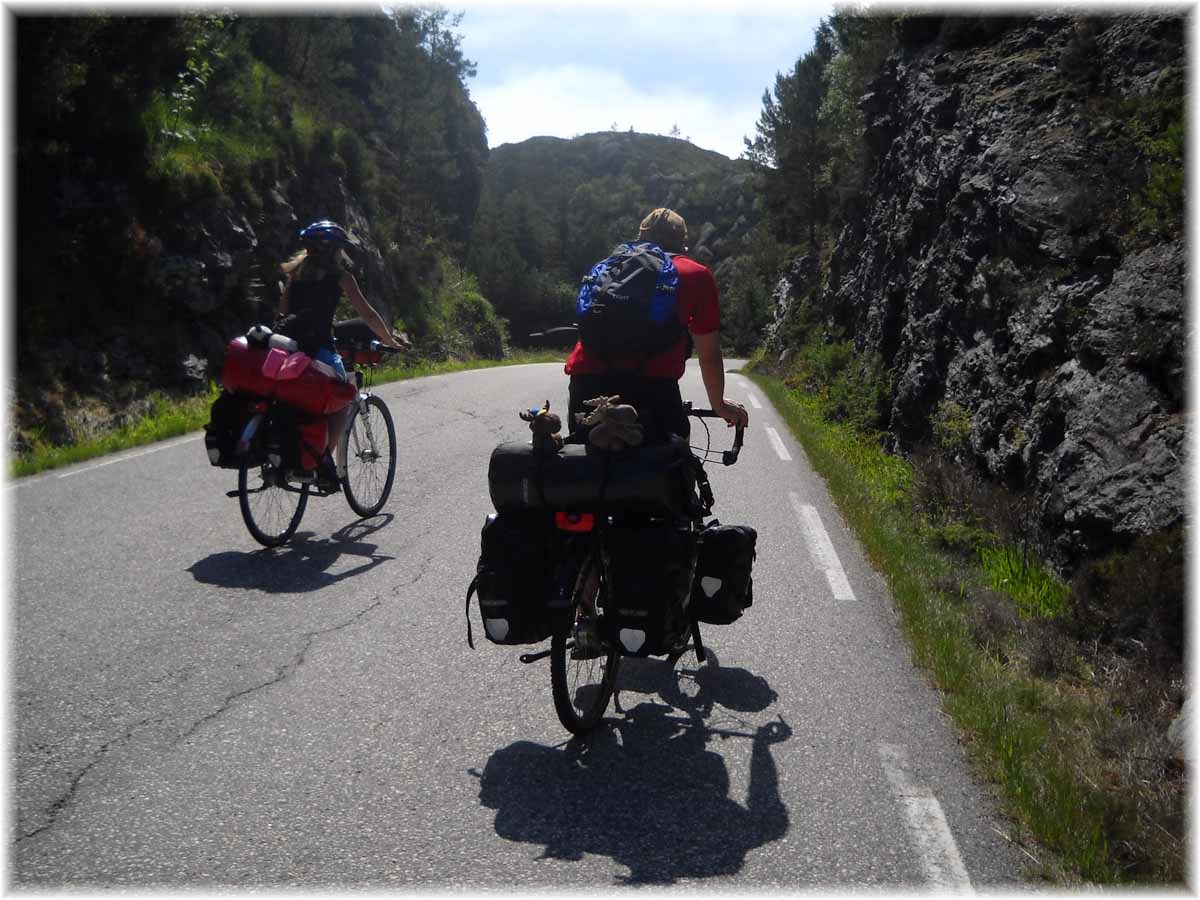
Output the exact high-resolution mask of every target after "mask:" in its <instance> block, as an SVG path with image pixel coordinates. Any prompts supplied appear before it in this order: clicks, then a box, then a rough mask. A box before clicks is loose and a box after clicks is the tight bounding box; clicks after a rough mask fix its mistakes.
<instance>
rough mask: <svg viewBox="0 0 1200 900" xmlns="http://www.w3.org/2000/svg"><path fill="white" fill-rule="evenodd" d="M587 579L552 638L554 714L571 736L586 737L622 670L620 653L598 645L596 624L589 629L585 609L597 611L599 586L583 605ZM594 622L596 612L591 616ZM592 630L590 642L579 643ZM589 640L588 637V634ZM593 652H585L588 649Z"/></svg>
mask: <svg viewBox="0 0 1200 900" xmlns="http://www.w3.org/2000/svg"><path fill="white" fill-rule="evenodd" d="M585 582H587V579H586V578H581V579H580V585H581V586H580V588H578V589H577V593H576V596H575V598H574V603H573V604H572V613H571V615H570V617H569V618H568V619H566V620H565V621H563V622H562V623H561V624H560V625H559V626H557V627H556V628H555V630H554V633H553V635H551V637H550V689H551V693H552V694H553V696H554V711H555V712H556V713H558V720H559V721H560V722H562V724H563V727H564V728H566V729H567V731H569V732H571V734H586V733H587V732H589V731H591V730H592V729H593V728H595V727H596V725H597V723H599V721H600V717H601V716H603V715H604V710H605V709H607V708H608V701H609V700H611V699H612V695H613V689H614V688H615V687H616V683H617V669H618V668H619V667H620V663H621V654H620V652H619V651H617V650H615V649H612V648H609V647H603V646H599V645H598V643H597V642H598V635H596V634H595V624H594V622H593V623H592V624H591V625H590V626H589V623H588V621H587V616H586V615H585V614H584V613H582V612H581V607H583V608H584V609H591V610H593V611H594V610H595V608H596V606H595V600H596V599H597V598H598V597H599V594H600V586H599V585H598V584H597V585H596V586H595V588H594V591H595V593H594V594H593V596H592V597H591V598H589V600H590V601H591V602H590V603H586V604H585V603H583V602H582V597H580V596H579V593H578V592H579V591H581V590H583V584H584V583H585ZM592 618H593V619H594V612H593V615H592ZM589 627H590V629H591V641H580V639H579V636H580V633H581V632H585V631H586V629H588V628H589ZM585 637H586V634H585ZM589 645H590V646H592V647H595V649H594V650H590V651H589V650H585V648H586V647H588V646H589Z"/></svg>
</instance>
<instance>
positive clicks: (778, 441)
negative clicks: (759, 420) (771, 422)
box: [767, 426, 792, 462]
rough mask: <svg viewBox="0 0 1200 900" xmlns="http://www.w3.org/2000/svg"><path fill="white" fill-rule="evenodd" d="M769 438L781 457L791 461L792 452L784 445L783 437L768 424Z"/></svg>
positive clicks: (785, 460)
mask: <svg viewBox="0 0 1200 900" xmlns="http://www.w3.org/2000/svg"><path fill="white" fill-rule="evenodd" d="M767 438H768V439H770V441H771V446H772V447H774V448H775V452H776V453H777V454H779V458H780V459H782V460H783V461H784V462H791V460H792V454H790V453H788V452H787V447H785V446H783V438H781V437H780V436H779V432H778V431H776V430H775V429H774V428H771V427H770V426H768V427H767Z"/></svg>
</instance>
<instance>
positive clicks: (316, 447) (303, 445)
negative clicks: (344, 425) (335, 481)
mask: <svg viewBox="0 0 1200 900" xmlns="http://www.w3.org/2000/svg"><path fill="white" fill-rule="evenodd" d="M328 445H329V423H328V422H327V421H326V420H325V419H315V420H314V421H312V422H303V423H301V424H300V466H301V468H303V469H315V468H316V467H317V463H319V462H320V461H321V456H322V454H324V453H325V448H326V447H327V446H328Z"/></svg>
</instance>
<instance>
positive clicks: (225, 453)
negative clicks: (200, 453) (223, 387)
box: [204, 391, 251, 469]
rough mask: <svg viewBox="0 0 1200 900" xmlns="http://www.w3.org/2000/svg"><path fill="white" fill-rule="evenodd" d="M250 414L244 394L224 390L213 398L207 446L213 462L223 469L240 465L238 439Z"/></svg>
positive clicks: (206, 440)
mask: <svg viewBox="0 0 1200 900" xmlns="http://www.w3.org/2000/svg"><path fill="white" fill-rule="evenodd" d="M250 415H251V413H250V406H249V402H248V399H247V398H246V397H245V396H243V395H241V394H234V393H230V392H229V391H222V392H221V393H220V395H219V396H218V397H217V399H216V400H214V401H213V405H212V409H211V410H210V411H209V415H208V417H209V421H208V424H206V425H205V426H204V449H205V450H206V451H207V452H208V461H209V462H210V463H212V464H213V465H214V466H219V467H220V468H222V469H236V468H237V467H238V466H239V465H240V463H241V459H239V458H238V457H237V455H236V451H237V442H238V439H239V438H240V437H241V436H242V429H244V428H245V427H246V423H247V422H249V421H250Z"/></svg>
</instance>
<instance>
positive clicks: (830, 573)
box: [788, 491, 858, 600]
mask: <svg viewBox="0 0 1200 900" xmlns="http://www.w3.org/2000/svg"><path fill="white" fill-rule="evenodd" d="M788 500H789V501H791V504H792V510H793V511H794V512H795V513H796V519H797V520H798V521H799V523H800V530H801V531H803V532H804V538H805V540H806V541H807V542H808V546H809V547H810V548H812V552H813V555H814V556H816V558H817V562H818V563H819V564H820V565H821V566H823V567H824V569H825V580H826V581H828V582H829V589H830V590H831V591H833V599H834V600H857V599H858V598H857V597H855V596H854V589H853V588H851V587H850V582H849V580H848V579H847V578H846V570H845V569H843V568H842V561H841V560H840V559H838V555H837V551H836V550H834V549H833V541H831V540H829V535H828V534H827V533H826V531H825V526H824V525H822V524H821V516H820V514H819V513H818V512H817V509H816V507H815V506H807V505H805V504H803V503H801V502H800V495H799V494H797V493H796V492H795V491H788Z"/></svg>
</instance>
